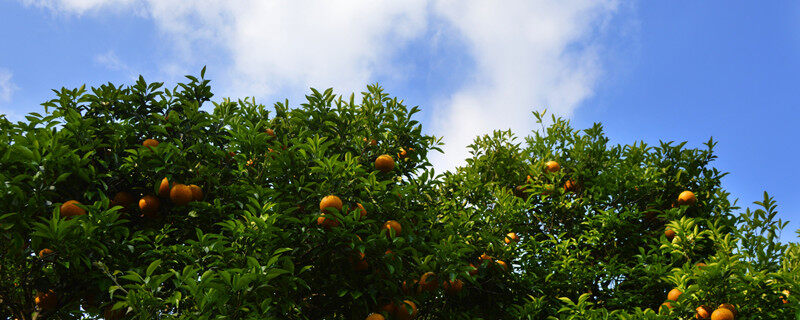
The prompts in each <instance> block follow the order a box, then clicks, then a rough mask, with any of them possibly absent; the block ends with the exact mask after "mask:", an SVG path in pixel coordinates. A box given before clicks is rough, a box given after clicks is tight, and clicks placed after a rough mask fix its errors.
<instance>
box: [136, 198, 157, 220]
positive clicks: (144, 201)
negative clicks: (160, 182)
mask: <svg viewBox="0 0 800 320" xmlns="http://www.w3.org/2000/svg"><path fill="white" fill-rule="evenodd" d="M159 207H161V201H160V200H158V198H156V197H155V196H153V195H150V194H148V195H146V196H144V197H142V198H141V199H139V210H141V211H142V213H143V214H144V216H145V217H147V218H153V217H155V216H156V215H157V214H158V208H159Z"/></svg>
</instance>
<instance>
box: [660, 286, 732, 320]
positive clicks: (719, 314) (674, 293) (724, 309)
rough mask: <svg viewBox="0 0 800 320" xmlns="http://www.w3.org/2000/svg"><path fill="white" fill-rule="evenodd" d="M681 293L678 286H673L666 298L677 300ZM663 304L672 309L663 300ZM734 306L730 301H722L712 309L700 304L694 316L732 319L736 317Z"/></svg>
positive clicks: (723, 319)
mask: <svg viewBox="0 0 800 320" xmlns="http://www.w3.org/2000/svg"><path fill="white" fill-rule="evenodd" d="M681 294H683V291H681V290H680V289H678V288H674V289H672V290H670V291H669V293H667V300H670V301H678V298H679V297H680V296H681ZM663 306H665V307H667V308H669V309H672V308H673V306H672V304H671V303H670V302H669V301H667V302H664V304H663ZM736 314H737V312H736V307H735V306H734V305H732V304H730V303H723V304H721V305H719V307H717V309H716V310H712V309H711V307H709V306H707V305H701V306H699V307H697V309H695V318H696V319H711V320H734V319H735V318H736Z"/></svg>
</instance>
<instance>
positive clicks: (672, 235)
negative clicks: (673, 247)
mask: <svg viewBox="0 0 800 320" xmlns="http://www.w3.org/2000/svg"><path fill="white" fill-rule="evenodd" d="M664 235H665V236H666V237H667V240H669V241H672V239H674V238H675V235H676V233H675V230H672V229H670V228H667V230H664Z"/></svg>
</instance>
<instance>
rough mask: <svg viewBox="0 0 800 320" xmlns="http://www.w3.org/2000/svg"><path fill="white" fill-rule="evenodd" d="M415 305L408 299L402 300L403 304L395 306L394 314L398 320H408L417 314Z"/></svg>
mask: <svg viewBox="0 0 800 320" xmlns="http://www.w3.org/2000/svg"><path fill="white" fill-rule="evenodd" d="M417 312H418V310H417V305H416V304H414V302H412V301H410V300H403V305H401V306H400V307H398V308H397V311H396V313H395V316H397V319H399V320H409V319H412V318H414V317H416V316H417Z"/></svg>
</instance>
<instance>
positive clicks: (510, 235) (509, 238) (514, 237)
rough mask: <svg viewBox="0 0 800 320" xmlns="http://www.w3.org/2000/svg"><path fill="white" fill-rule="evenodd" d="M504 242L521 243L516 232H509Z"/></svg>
mask: <svg viewBox="0 0 800 320" xmlns="http://www.w3.org/2000/svg"><path fill="white" fill-rule="evenodd" d="M503 241H505V242H506V244H508V243H511V241H514V242H517V241H519V236H518V235H517V234H516V233H514V232H509V233H508V234H507V235H506V238H505V239H503Z"/></svg>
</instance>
